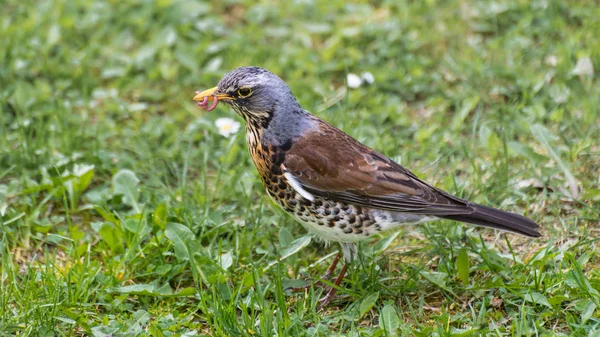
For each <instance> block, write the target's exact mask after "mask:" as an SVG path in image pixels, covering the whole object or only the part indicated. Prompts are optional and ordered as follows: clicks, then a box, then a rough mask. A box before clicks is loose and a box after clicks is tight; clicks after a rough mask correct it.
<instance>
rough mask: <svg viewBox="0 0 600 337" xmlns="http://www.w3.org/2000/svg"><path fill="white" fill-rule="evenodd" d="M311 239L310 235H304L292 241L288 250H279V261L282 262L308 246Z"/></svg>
mask: <svg viewBox="0 0 600 337" xmlns="http://www.w3.org/2000/svg"><path fill="white" fill-rule="evenodd" d="M311 238H312V235H310V234H307V235H304V236H302V237H300V238H298V239H296V240H294V242H292V244H291V245H290V246H289V247H288V248H286V249H283V250H281V259H282V260H284V259H286V258H288V257H290V256H292V255H294V254H296V253H297V252H299V251H300V250H301V249H302V248H304V247H306V246H308V245H309V244H310V240H311Z"/></svg>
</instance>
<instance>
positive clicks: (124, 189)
mask: <svg viewBox="0 0 600 337" xmlns="http://www.w3.org/2000/svg"><path fill="white" fill-rule="evenodd" d="M139 182H140V180H139V179H138V178H137V177H136V176H135V173H133V172H132V171H130V170H121V171H119V172H117V174H115V176H114V177H113V179H112V184H113V190H114V191H115V193H116V194H122V195H123V202H125V203H126V204H127V205H129V206H131V207H133V209H134V210H135V212H136V213H141V212H142V210H141V209H140V206H139V204H138V198H139V196H140V192H139V191H138V189H137V184H138V183H139Z"/></svg>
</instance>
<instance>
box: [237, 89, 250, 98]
mask: <svg viewBox="0 0 600 337" xmlns="http://www.w3.org/2000/svg"><path fill="white" fill-rule="evenodd" d="M238 95H240V97H242V98H246V97H248V96H250V95H252V89H250V88H248V87H243V88H240V89H239V90H238Z"/></svg>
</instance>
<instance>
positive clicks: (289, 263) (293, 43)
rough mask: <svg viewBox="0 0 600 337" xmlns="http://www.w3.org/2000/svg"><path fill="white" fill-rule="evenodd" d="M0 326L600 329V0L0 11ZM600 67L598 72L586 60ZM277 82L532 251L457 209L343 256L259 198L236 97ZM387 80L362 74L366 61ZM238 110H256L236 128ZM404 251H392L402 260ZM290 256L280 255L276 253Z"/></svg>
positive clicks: (503, 332) (152, 331)
mask: <svg viewBox="0 0 600 337" xmlns="http://www.w3.org/2000/svg"><path fill="white" fill-rule="evenodd" d="M0 11H1V12H2V13H4V15H3V16H2V17H1V19H0V45H1V46H2V48H0V255H1V257H0V336H13V335H17V336H80V335H93V336H155V337H156V336H196V335H198V336H202V335H211V336H240V335H241V336H273V335H278V336H328V335H344V336H370V335H374V336H394V335H400V336H600V318H599V317H600V271H599V268H600V256H599V244H598V238H600V227H599V225H598V224H599V221H600V176H599V172H600V140H599V139H600V136H599V135H600V118H599V115H600V113H599V112H600V80H599V77H598V75H597V73H598V72H600V39H598V36H600V21H599V20H598V17H600V9H598V7H597V6H596V5H594V4H593V2H589V1H569V2H566V1H558V0H556V1H555V0H541V1H534V2H531V3H530V2H529V1H516V2H509V1H506V2H505V1H500V2H495V1H481V2H480V1H436V0H428V1H373V2H372V3H369V2H366V1H361V2H360V3H359V4H354V5H351V4H346V2H345V1H342V0H330V1H327V2H320V1H290V2H286V4H282V5H279V6H275V5H274V3H271V2H269V1H264V2H259V3H256V2H254V1H245V0H239V1H211V2H207V3H205V2H195V1H183V0H181V1H177V0H161V1H158V2H156V3H155V4H154V2H153V1H149V0H136V1H131V2H119V1H112V0H106V1H103V0H82V1H76V2H71V1H64V0H55V1H46V2H39V1H31V0H20V1H19V0H4V1H3V2H2V3H1V4H0ZM586 58H589V59H590V60H591V62H592V64H593V65H594V67H595V68H596V75H593V74H592V75H585V74H584V75H578V74H576V73H574V72H573V70H574V69H575V68H576V65H577V63H578V62H581V60H585V59H586ZM241 65H259V66H263V67H265V68H267V69H270V70H271V71H273V72H275V73H277V74H279V75H280V76H281V77H282V78H284V79H285V80H286V81H287V82H288V83H289V85H290V86H291V88H292V90H293V92H294V93H295V95H296V96H297V98H298V99H299V101H300V102H301V104H302V105H303V107H304V108H306V109H308V110H311V111H313V112H314V113H316V114H317V115H319V116H320V117H322V118H324V119H326V120H328V121H330V122H332V123H333V124H335V125H337V126H339V127H341V128H342V129H343V130H344V131H346V132H348V133H349V134H351V135H352V136H354V137H356V138H358V139H359V140H360V141H362V142H364V143H365V144H367V145H369V146H371V147H373V148H376V149H377V150H379V151H381V152H383V153H385V154H386V155H388V156H390V157H391V158H394V159H395V160H397V161H398V162H399V163H401V164H403V165H405V166H407V167H409V168H410V169H412V170H413V171H414V172H415V173H416V174H417V175H419V176H421V177H423V178H424V179H425V180H428V181H430V182H432V183H434V184H436V185H437V186H439V187H441V188H443V189H445V190H447V191H449V192H452V193H454V194H457V195H459V196H462V197H465V198H469V199H471V200H473V201H475V202H479V203H484V204H489V205H492V206H496V207H501V208H503V209H506V210H511V211H514V212H519V213H522V214H525V215H527V216H529V217H531V218H533V219H535V220H536V221H537V222H539V223H540V224H541V225H542V227H543V229H542V233H543V237H542V238H540V239H535V240H530V239H525V238H522V237H518V236H515V235H506V234H502V233H499V232H495V231H492V230H487V229H480V228H473V227H469V226H466V225H465V226H463V225H460V224H457V223H454V222H450V221H443V222H437V223H432V224H429V225H426V226H425V225H424V226H419V227H406V228H404V229H403V230H402V231H400V232H399V235H397V236H395V237H392V239H393V240H391V239H387V238H386V239H384V240H379V241H378V240H374V241H373V242H370V243H365V244H363V245H362V246H361V252H362V253H361V255H360V258H359V260H358V261H356V263H353V264H352V266H351V267H350V269H349V275H348V277H347V278H346V279H345V281H344V283H343V284H342V286H341V288H340V289H339V291H338V293H339V297H337V299H336V300H335V301H334V302H333V303H332V304H331V305H330V306H328V307H327V308H326V309H325V310H324V311H321V312H318V311H317V310H316V304H317V300H318V298H319V296H320V295H321V291H322V290H321V289H319V288H313V289H311V290H309V291H308V292H306V293H300V294H291V293H290V292H289V291H288V290H286V288H287V287H289V286H290V285H293V284H306V283H307V282H309V281H310V279H318V278H319V275H322V273H323V272H324V271H325V270H326V268H327V266H328V264H329V263H330V262H331V260H332V259H333V255H334V254H335V253H336V250H337V247H336V246H335V245H332V246H324V245H323V244H321V243H318V242H315V241H312V242H311V241H309V240H308V238H307V237H305V234H306V233H305V231H304V230H303V229H302V228H301V227H300V226H299V225H298V224H297V223H296V222H295V221H294V220H293V219H292V218H291V217H289V216H287V215H285V214H283V212H282V211H280V210H279V208H278V207H276V206H275V205H274V204H273V203H272V202H271V201H270V200H269V199H268V198H267V197H266V194H265V193H264V188H263V187H262V186H261V183H260V181H259V179H258V176H257V174H256V172H255V169H254V167H253V165H252V163H251V161H250V158H249V155H248V153H247V150H246V145H245V139H244V136H243V133H239V134H237V136H234V137H231V138H229V139H228V138H225V137H222V136H221V135H219V134H218V132H217V130H216V127H215V125H214V121H215V120H216V119H217V118H219V117H223V116H225V117H232V118H237V117H236V116H235V114H234V113H233V112H232V111H230V110H229V109H227V108H226V107H220V108H217V109H216V110H215V111H213V112H211V113H204V112H203V111H201V110H200V109H198V108H197V107H196V106H195V105H194V104H193V102H192V100H191V98H192V97H193V95H194V91H196V90H203V89H206V88H209V87H212V86H214V85H215V84H216V83H217V82H218V80H219V79H220V77H221V76H222V75H223V74H224V73H225V72H227V71H229V70H231V69H233V68H235V67H238V66H241ZM364 71H368V72H371V73H372V74H373V76H374V78H375V82H374V83H373V84H371V85H363V86H361V87H360V88H358V89H351V90H349V89H346V85H345V79H346V74H347V73H349V72H352V73H357V74H360V73H362V72H364ZM238 120H239V121H240V122H241V120H240V119H238ZM386 248H387V249H386ZM282 257H284V258H282Z"/></svg>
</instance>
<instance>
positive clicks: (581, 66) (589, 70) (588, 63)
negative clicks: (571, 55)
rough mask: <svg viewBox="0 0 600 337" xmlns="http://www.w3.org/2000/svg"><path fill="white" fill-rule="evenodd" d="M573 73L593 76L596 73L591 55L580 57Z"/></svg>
mask: <svg viewBox="0 0 600 337" xmlns="http://www.w3.org/2000/svg"><path fill="white" fill-rule="evenodd" d="M573 74H575V75H580V76H592V75H594V65H593V64H592V60H591V59H590V58H589V57H587V56H586V57H580V58H579V59H578V60H577V64H576V65H575V68H574V69H573Z"/></svg>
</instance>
